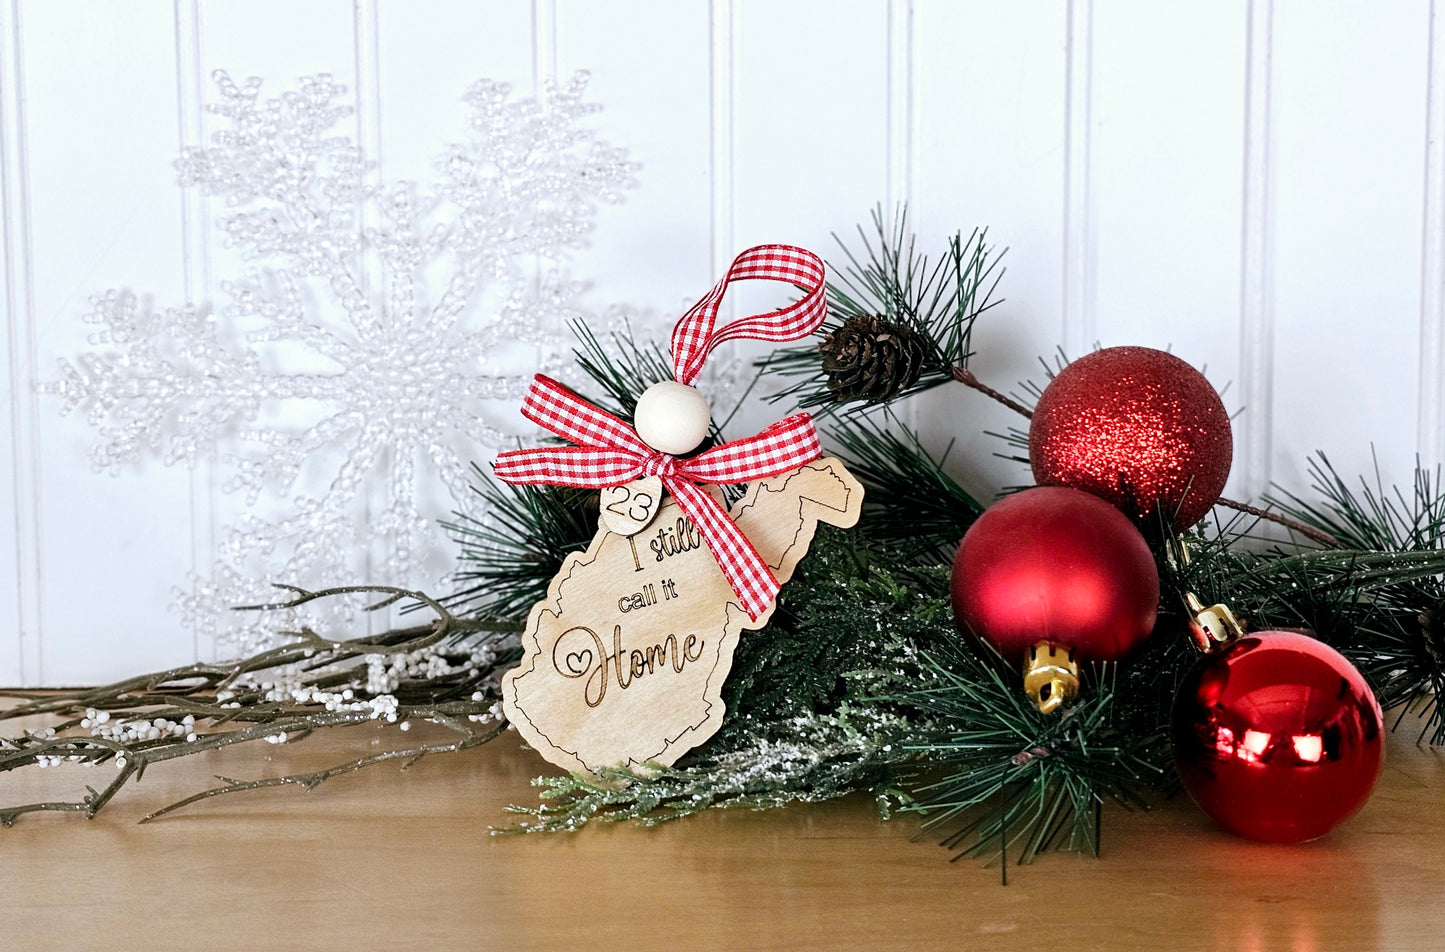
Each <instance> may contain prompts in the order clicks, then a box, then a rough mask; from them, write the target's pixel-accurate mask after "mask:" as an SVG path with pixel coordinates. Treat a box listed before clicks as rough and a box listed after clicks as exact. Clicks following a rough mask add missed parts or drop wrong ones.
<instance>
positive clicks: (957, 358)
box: [759, 206, 1004, 414]
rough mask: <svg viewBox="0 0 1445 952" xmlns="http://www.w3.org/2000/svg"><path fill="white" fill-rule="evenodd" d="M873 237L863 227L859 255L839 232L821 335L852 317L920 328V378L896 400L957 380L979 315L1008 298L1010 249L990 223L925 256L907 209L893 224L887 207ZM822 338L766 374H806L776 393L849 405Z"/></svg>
mask: <svg viewBox="0 0 1445 952" xmlns="http://www.w3.org/2000/svg"><path fill="white" fill-rule="evenodd" d="M872 219H873V231H874V234H873V236H872V237H870V236H869V235H868V234H867V233H866V232H865V231H864V230H863V227H862V226H861V225H860V226H859V228H858V238H859V241H860V244H861V247H862V251H861V253H855V252H854V251H853V250H852V249H851V248H849V247H848V245H847V244H845V243H844V241H843V240H842V239H841V238H839V237H838V236H837V235H836V234H835V235H834V236H833V238H834V241H836V242H837V244H838V247H839V250H840V252H841V253H842V255H843V262H842V263H840V264H837V265H834V264H832V263H830V264H829V273H830V274H831V275H833V279H832V280H831V281H829V282H828V288H827V292H828V302H829V315H828V318H827V320H825V321H824V323H823V326H822V327H821V328H820V329H819V331H818V333H817V335H816V337H817V340H822V339H826V338H827V337H828V336H829V335H831V334H833V333H834V332H835V331H837V330H838V329H839V328H840V327H842V326H843V323H844V322H845V321H847V320H848V319H849V318H855V317H870V316H874V315H878V316H882V317H884V318H886V319H887V320H889V321H892V322H895V323H901V324H904V325H906V326H908V327H910V328H911V329H912V330H914V331H915V332H916V333H917V334H918V335H919V337H920V339H921V340H922V342H923V344H924V356H923V361H922V365H921V368H920V374H919V376H918V379H917V380H916V381H915V382H913V383H912V384H910V385H909V386H907V387H906V388H904V389H903V390H902V391H901V392H900V393H898V394H897V395H896V396H895V397H894V398H893V399H895V400H897V399H902V398H904V397H908V396H912V395H913V394H917V393H922V392H923V391H925V390H930V389H932V388H934V387H937V386H939V385H940V384H944V383H947V382H949V381H950V380H952V379H953V376H952V373H953V367H955V366H958V365H964V364H966V363H967V362H968V358H969V357H970V356H971V355H972V353H973V351H972V344H973V325H974V322H975V321H976V320H977V319H978V317H979V315H981V314H983V313H984V312H985V311H987V310H988V309H990V308H992V307H994V306H995V305H997V304H999V303H1002V302H1001V301H996V300H994V299H993V294H994V292H995V291H996V290H997V287H998V282H999V281H1000V280H1001V279H1002V277H1003V273H1004V269H1003V268H1002V267H1000V266H999V261H1000V259H1001V257H1002V254H1003V252H1002V251H999V252H995V249H994V248H993V247H992V246H991V245H989V244H987V236H988V231H987V229H974V231H973V232H972V233H970V234H969V236H968V237H967V238H964V236H963V233H962V232H959V233H957V234H955V235H954V236H953V237H952V238H951V239H949V243H948V251H947V253H946V254H945V255H943V256H942V257H941V258H939V259H938V260H936V261H930V260H929V258H928V257H927V256H926V255H924V254H921V253H920V252H919V251H918V250H917V247H916V243H915V239H914V237H913V235H912V234H911V233H910V232H909V225H908V215H907V210H906V209H905V208H902V207H900V208H899V210H898V212H897V214H896V215H895V216H894V219H893V223H892V227H891V229H890V228H889V227H887V226H886V225H885V223H884V219H883V209H882V207H881V206H879V207H876V208H875V209H874V210H873V215H872ZM817 340H814V341H813V342H811V343H807V344H802V345H798V346H794V347H790V348H783V349H780V350H778V351H776V352H774V353H773V354H772V355H771V356H769V357H767V358H765V359H764V360H762V361H760V362H759V367H760V368H761V369H762V370H763V371H764V372H765V373H775V374H777V375H779V376H781V377H794V378H799V379H798V380H797V382H795V383H793V384H792V385H790V386H788V387H786V388H785V389H783V390H781V391H780V392H778V393H777V394H775V395H774V396H772V397H770V398H769V399H770V400H771V401H773V402H777V401H789V402H792V403H795V404H796V405H798V406H800V407H814V408H817V409H818V412H820V413H825V414H826V413H833V412H835V411H837V410H838V409H840V408H841V406H842V403H840V401H839V399H838V395H837V394H836V393H834V392H833V391H832V390H830V389H829V387H828V379H827V375H826V374H824V373H823V370H822V363H821V360H820V359H819V355H818V349H817Z"/></svg>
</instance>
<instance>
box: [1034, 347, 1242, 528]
mask: <svg viewBox="0 0 1445 952" xmlns="http://www.w3.org/2000/svg"><path fill="white" fill-rule="evenodd" d="M1233 457H1234V441H1233V433H1232V431H1231V428H1230V425H1229V414H1228V413H1227V412H1225V409H1224V403H1223V402H1222V401H1221V400H1220V399H1219V394H1218V393H1216V392H1215V390H1214V387H1213V386H1211V385H1210V383H1209V381H1208V380H1206V379H1204V375H1203V374H1201V373H1200V372H1199V371H1197V370H1195V369H1194V368H1193V367H1191V366H1189V364H1187V363H1185V362H1184V361H1182V360H1180V359H1179V358H1178V357H1175V356H1174V355H1173V354H1167V353H1165V352H1164V351H1162V350H1154V349H1153V348H1150V347H1110V348H1108V349H1106V350H1100V351H1096V352H1095V353H1092V354H1090V355H1088V356H1087V357H1082V358H1080V359H1078V360H1076V361H1074V362H1073V363H1071V364H1069V365H1068V366H1067V367H1065V368H1064V369H1063V370H1061V371H1060V372H1059V374H1058V376H1056V377H1055V378H1054V379H1053V381H1052V382H1051V383H1050V384H1049V385H1048V387H1047V388H1045V389H1044V392H1043V395H1042V396H1041V397H1040V398H1039V403H1038V406H1037V407H1036V408H1035V410H1034V415H1033V420H1032V421H1031V423H1030V424H1029V462H1030V463H1032V464H1033V470H1034V481H1035V482H1037V483H1038V484H1039V485H1040V486H1071V487H1073V488H1074V489H1082V490H1085V491H1087V492H1091V493H1093V494H1094V495H1096V496H1101V497H1103V498H1104V499H1107V500H1109V501H1110V502H1112V503H1113V504H1114V505H1116V506H1118V507H1119V508H1120V509H1123V510H1124V511H1125V512H1126V513H1128V514H1130V515H1131V516H1134V517H1136V518H1139V519H1144V518H1146V517H1149V516H1152V515H1153V514H1154V513H1156V512H1161V513H1163V514H1165V515H1166V516H1169V517H1171V521H1172V523H1173V525H1174V528H1175V529H1177V530H1182V529H1187V528H1188V527H1189V526H1192V525H1194V523H1196V522H1198V521H1199V520H1200V519H1202V518H1204V516H1205V514H1206V513H1208V512H1209V509H1210V507H1211V506H1213V505H1214V503H1215V500H1217V499H1218V498H1219V494H1220V493H1221V492H1223V491H1224V483H1225V480H1227V479H1228V478H1229V465H1230V462H1231V461H1232V459H1233Z"/></svg>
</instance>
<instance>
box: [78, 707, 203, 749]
mask: <svg viewBox="0 0 1445 952" xmlns="http://www.w3.org/2000/svg"><path fill="white" fill-rule="evenodd" d="M80 726H81V727H83V728H88V729H89V730H90V733H91V736H92V737H102V738H104V739H106V740H113V741H115V742H116V743H119V744H136V743H140V742H141V741H147V740H160V739H161V738H162V737H184V738H186V739H187V740H195V726H196V718H195V716H194V715H192V714H187V715H186V716H185V717H183V718H182V719H181V720H179V721H173V720H169V719H167V718H164V717H156V718H152V719H150V720H129V721H112V720H111V717H110V712H109V711H100V710H96V709H95V708H93V707H92V708H87V709H86V711H85V717H84V718H82V719H81V721H80Z"/></svg>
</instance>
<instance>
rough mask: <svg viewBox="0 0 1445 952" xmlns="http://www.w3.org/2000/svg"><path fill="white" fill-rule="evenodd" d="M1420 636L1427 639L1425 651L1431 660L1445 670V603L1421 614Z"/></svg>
mask: <svg viewBox="0 0 1445 952" xmlns="http://www.w3.org/2000/svg"><path fill="white" fill-rule="evenodd" d="M1420 634H1421V635H1423V636H1424V638H1425V650H1426V651H1427V652H1429V654H1430V657H1431V659H1432V660H1433V661H1434V662H1435V663H1436V664H1437V665H1439V666H1440V667H1442V668H1445V601H1442V602H1441V603H1440V604H1439V605H1436V606H1435V608H1434V609H1427V610H1426V611H1424V612H1423V613H1421V615H1420Z"/></svg>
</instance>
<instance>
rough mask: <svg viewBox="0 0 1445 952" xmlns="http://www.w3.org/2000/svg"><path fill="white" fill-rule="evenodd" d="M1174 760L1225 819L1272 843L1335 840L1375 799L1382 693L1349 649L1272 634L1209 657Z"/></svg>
mask: <svg viewBox="0 0 1445 952" xmlns="http://www.w3.org/2000/svg"><path fill="white" fill-rule="evenodd" d="M1172 731H1173V745H1174V763H1175V766H1176V767H1178V769H1179V777H1180V779H1181V780H1183V781H1184V789H1186V790H1188V791H1189V795H1190V796H1191V797H1193V798H1194V802H1195V803H1197V804H1199V806H1200V807H1201V808H1203V810H1204V812H1205V813H1207V814H1209V815H1210V816H1211V817H1213V818H1214V820H1215V821H1216V822H1217V823H1219V825H1220V826H1222V827H1224V828H1225V829H1227V830H1229V831H1230V832H1232V833H1237V834H1239V835H1240V836H1245V837H1248V838H1249V839H1252V840H1263V841H1265V842H1268V843H1300V842H1303V841H1305V840H1312V839H1314V838H1315V837H1318V836H1323V835H1325V834H1326V833H1328V832H1329V831H1330V830H1331V829H1333V828H1334V827H1335V826H1336V825H1337V824H1339V823H1340V822H1342V821H1343V820H1345V819H1347V818H1348V817H1349V816H1351V815H1352V814H1353V813H1354V812H1355V811H1356V810H1358V809H1359V808H1360V807H1361V806H1363V805H1364V803H1365V801H1366V800H1368V799H1369V797H1370V791H1371V790H1373V789H1374V787H1375V780H1376V778H1377V777H1379V775H1380V766H1381V764H1383V763H1384V759H1385V740H1384V715H1383V714H1382V713H1381V712H1380V703H1379V701H1377V700H1375V695H1374V692H1372V691H1371V690H1370V686H1369V685H1368V684H1366V683H1365V679H1364V677H1363V676H1361V674H1360V672H1359V671H1357V670H1356V669H1355V666H1354V665H1352V664H1350V662H1349V661H1348V660H1346V659H1345V657H1344V656H1343V655H1341V654H1340V653H1339V652H1338V651H1336V650H1335V649H1333V648H1331V647H1330V646H1329V645H1326V644H1325V643H1324V642H1322V641H1317V640H1315V639H1314V638H1311V637H1309V636H1308V635H1300V634H1295V633H1293V632H1287V631H1262V632H1258V633H1257V634H1251V635H1246V636H1244V637H1242V638H1239V639H1237V640H1236V641H1234V642H1232V643H1230V644H1228V645H1226V646H1225V647H1223V648H1222V649H1220V650H1219V651H1217V652H1215V653H1213V654H1210V655H1207V656H1206V657H1204V658H1203V659H1202V660H1201V661H1200V663H1199V664H1198V665H1197V666H1196V667H1195V668H1194V670H1193V671H1191V672H1190V673H1189V675H1188V677H1186V678H1185V680H1184V683H1183V684H1182V685H1181V686H1180V688H1179V694H1178V695H1177V696H1176V698H1175V702H1174V716H1173V727H1172Z"/></svg>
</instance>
